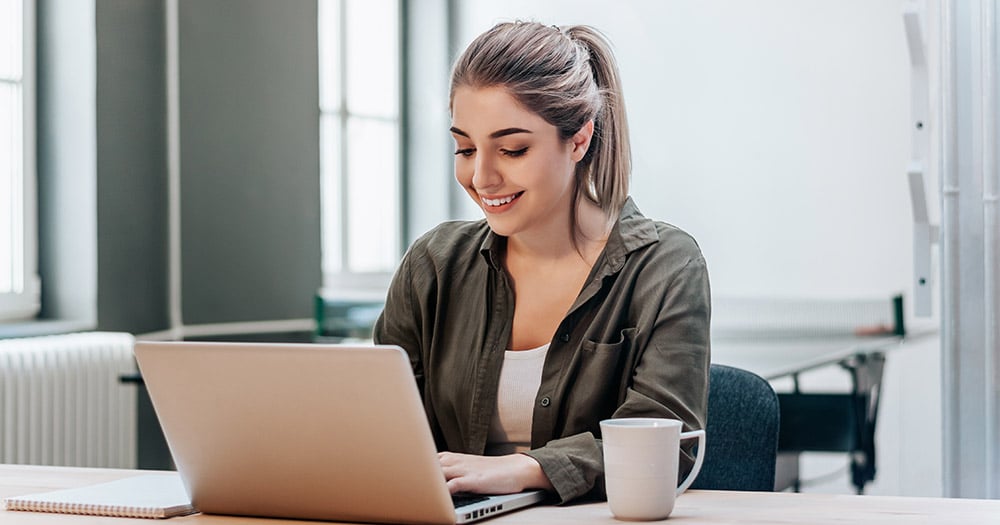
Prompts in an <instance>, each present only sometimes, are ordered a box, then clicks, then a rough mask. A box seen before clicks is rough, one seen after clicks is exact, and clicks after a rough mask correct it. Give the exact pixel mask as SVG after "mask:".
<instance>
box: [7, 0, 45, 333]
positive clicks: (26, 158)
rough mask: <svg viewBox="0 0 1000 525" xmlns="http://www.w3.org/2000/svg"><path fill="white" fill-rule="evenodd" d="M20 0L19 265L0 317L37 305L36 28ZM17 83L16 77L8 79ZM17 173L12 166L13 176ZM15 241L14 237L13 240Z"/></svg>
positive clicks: (28, 0)
mask: <svg viewBox="0 0 1000 525" xmlns="http://www.w3.org/2000/svg"><path fill="white" fill-rule="evenodd" d="M19 1H20V4H21V78H20V82H19V83H20V87H21V90H20V91H21V107H20V110H21V137H20V138H21V158H20V179H21V180H20V186H21V187H20V190H21V191H20V193H21V201H20V203H21V209H20V210H19V211H20V214H19V215H20V219H21V228H20V231H19V232H14V233H15V236H16V237H15V239H18V238H19V239H18V240H20V244H21V254H22V257H21V260H20V261H13V262H14V264H15V268H16V267H17V266H18V265H19V266H20V272H19V273H20V275H19V276H18V275H17V273H18V272H17V271H16V270H15V279H14V290H12V291H6V292H5V291H0V321H15V320H24V319H29V318H32V317H34V316H35V315H36V314H37V313H38V312H39V310H40V308H41V280H40V279H39V276H38V225H37V220H38V219H37V217H38V213H37V210H38V199H37V190H36V181H37V169H36V166H37V159H36V150H35V141H36V120H35V119H36V108H35V92H36V72H35V53H36V35H35V33H36V28H35V14H36V5H35V4H36V1H35V0H19ZM11 81H12V82H13V83H18V81H17V80H16V79H11ZM15 162H17V161H16V160H15ZM16 176H17V173H16V170H15V177H16ZM15 242H17V240H15Z"/></svg>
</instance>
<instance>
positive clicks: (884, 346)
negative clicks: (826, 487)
mask: <svg viewBox="0 0 1000 525" xmlns="http://www.w3.org/2000/svg"><path fill="white" fill-rule="evenodd" d="M903 340H904V338H903V337H901V336H898V335H882V336H873V337H857V336H844V335H841V336H811V337H807V336H802V337H775V338H744V339H739V338H732V339H730V338H713V340H712V362H715V363H720V364H725V365H729V366H735V367H738V368H743V369H745V370H750V371H751V372H754V373H756V374H757V375H759V376H761V377H763V378H764V379H767V380H769V381H773V380H776V379H782V378H786V377H790V378H791V379H792V382H793V385H794V387H793V390H792V391H791V392H781V393H779V394H778V397H779V400H780V404H781V433H780V437H779V440H778V468H777V476H776V478H777V479H776V480H775V487H776V488H777V489H779V490H780V489H784V488H788V487H791V488H793V489H794V490H796V491H798V489H799V486H800V482H799V454H800V453H801V452H807V451H822V452H845V453H848V454H849V455H850V461H851V483H852V484H853V485H854V487H855V489H856V490H857V492H858V494H861V493H862V492H863V490H864V486H865V484H867V483H868V482H870V481H872V480H873V479H875V423H876V420H877V416H878V405H879V397H880V394H881V388H882V369H883V366H884V363H885V354H886V352H887V351H888V350H889V349H890V348H893V347H897V346H899V344H900V343H901V342H902V341H903ZM831 365H836V366H840V367H841V368H843V369H844V370H846V371H847V373H848V374H850V376H851V389H850V390H849V391H848V392H844V393H803V392H801V391H800V390H799V385H798V376H799V374H802V373H804V372H808V371H811V370H815V369H818V368H821V367H825V366H831Z"/></svg>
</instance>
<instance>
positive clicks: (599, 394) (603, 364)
mask: <svg viewBox="0 0 1000 525" xmlns="http://www.w3.org/2000/svg"><path fill="white" fill-rule="evenodd" d="M637 332H638V329H637V328H626V329H624V330H622V331H621V333H620V336H619V338H618V340H617V341H613V342H610V343H598V342H596V341H590V340H587V341H584V342H583V346H582V351H581V352H580V361H579V363H580V368H579V369H578V371H577V378H576V384H575V386H574V390H575V392H574V395H573V397H574V398H576V401H577V403H574V404H575V405H576V406H577V407H578V408H579V410H580V412H579V415H580V416H581V417H584V415H585V414H589V416H586V417H587V419H589V420H591V421H594V416H595V415H596V416H598V417H600V418H606V417H611V414H612V413H614V411H615V409H616V408H618V405H620V404H621V403H622V402H623V401H624V399H625V391H626V388H627V387H628V384H629V377H630V376H631V374H632V371H631V369H632V367H633V363H634V361H635V348H634V347H635V336H636V334H637Z"/></svg>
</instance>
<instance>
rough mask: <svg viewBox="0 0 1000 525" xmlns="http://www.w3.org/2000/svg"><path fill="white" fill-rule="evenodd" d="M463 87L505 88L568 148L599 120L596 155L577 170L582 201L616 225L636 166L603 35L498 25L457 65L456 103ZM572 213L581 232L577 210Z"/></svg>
mask: <svg viewBox="0 0 1000 525" xmlns="http://www.w3.org/2000/svg"><path fill="white" fill-rule="evenodd" d="M462 86H468V87H473V88H483V87H493V86H502V87H504V88H505V89H506V90H507V91H508V92H509V93H510V94H511V96H513V97H514V98H515V99H516V100H517V101H518V102H519V103H520V104H521V105H523V106H524V107H525V108H527V109H528V110H529V111H532V112H533V113H535V114H537V115H539V116H540V117H542V118H543V119H545V121H546V122H548V123H549V124H552V125H553V126H555V127H556V128H557V129H558V130H559V134H560V136H561V137H562V138H563V139H564V140H569V139H570V138H571V137H572V136H573V135H575V134H576V133H577V132H578V131H580V128H582V127H583V126H584V124H586V123H587V122H588V121H590V120H593V121H594V136H593V138H592V139H591V143H590V149H589V150H588V151H587V154H586V155H584V157H583V159H582V160H581V161H580V162H578V163H577V166H576V195H577V197H576V198H577V199H579V198H580V196H581V195H582V196H584V197H585V198H587V199H589V200H590V201H592V202H593V203H594V204H596V205H597V206H599V207H600V208H601V209H602V210H603V211H604V213H605V214H606V216H607V218H608V219H609V220H612V219H614V218H616V217H617V215H618V213H619V212H620V211H621V208H622V206H623V205H624V204H625V199H626V198H627V197H628V185H629V175H630V173H631V171H632V158H631V150H630V147H629V139H628V123H627V121H626V117H625V100H624V97H623V94H622V88H621V80H620V78H619V75H618V65H617V63H616V61H615V58H614V54H613V53H612V52H611V45H610V43H609V42H608V40H607V39H606V38H605V37H604V35H602V34H601V33H600V32H599V31H597V30H596V29H594V28H592V27H590V26H585V25H575V26H564V27H557V26H547V25H542V24H540V23H537V22H506V23H501V24H497V25H495V26H493V28H492V29H490V30H489V31H486V32H485V33H483V34H481V35H479V36H478V37H477V38H476V39H475V40H473V41H472V43H471V44H469V47H467V48H466V49H465V52H463V53H462V55H461V56H460V57H459V58H458V60H457V61H456V62H455V66H454V68H453V70H452V74H451V95H450V97H451V102H454V97H455V90H456V89H457V88H459V87H462ZM449 106H450V104H449ZM573 213H574V221H573V225H574V228H575V222H576V221H575V207H574V212H573Z"/></svg>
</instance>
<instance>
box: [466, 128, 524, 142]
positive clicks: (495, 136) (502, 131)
mask: <svg viewBox="0 0 1000 525" xmlns="http://www.w3.org/2000/svg"><path fill="white" fill-rule="evenodd" d="M451 132H452V133H454V134H456V135H461V136H463V137H465V138H469V134H468V133H466V132H464V131H462V130H460V129H458V128H456V127H454V126H452V128H451ZM515 133H531V130H527V129H524V128H504V129H498V130H496V131H494V132H493V133H490V138H491V139H498V138H500V137H506V136H507V135H514V134H515Z"/></svg>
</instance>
